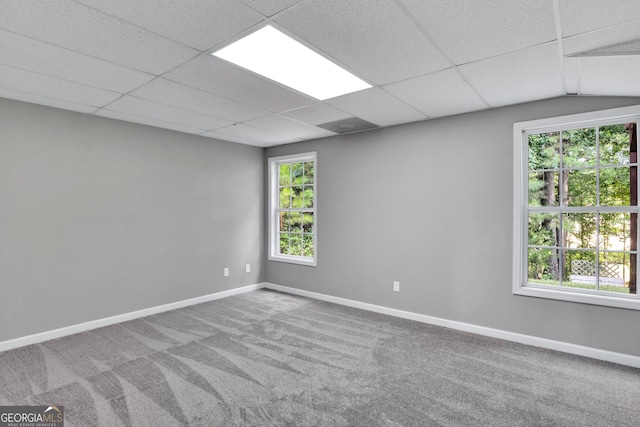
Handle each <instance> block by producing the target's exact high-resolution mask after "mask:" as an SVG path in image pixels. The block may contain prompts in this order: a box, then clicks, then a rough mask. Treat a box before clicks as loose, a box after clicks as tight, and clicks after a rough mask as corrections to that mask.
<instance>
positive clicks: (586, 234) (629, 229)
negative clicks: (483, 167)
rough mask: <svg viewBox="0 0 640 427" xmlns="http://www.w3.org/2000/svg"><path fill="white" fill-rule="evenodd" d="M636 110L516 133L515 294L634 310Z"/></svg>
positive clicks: (524, 127)
mask: <svg viewBox="0 0 640 427" xmlns="http://www.w3.org/2000/svg"><path fill="white" fill-rule="evenodd" d="M639 120H640V106H638V107H627V108H620V109H615V110H607V111H599V112H594V113H587V114H579V115H573V116H565V117H559V118H553V119H543V120H535V121H531V122H525V123H516V124H515V125H514V139H515V144H516V146H515V152H514V178H515V186H514V194H515V209H514V293H516V294H521V295H530V296H537V297H546V298H554V299H563V300H568V301H576V302H584V303H593V304H601V305H610V306H616V307H625V308H635V309H640V299H639V298H638V290H637V279H636V276H637V269H638V256H637V255H638V174H637V169H638V163H637V127H638V121H639Z"/></svg>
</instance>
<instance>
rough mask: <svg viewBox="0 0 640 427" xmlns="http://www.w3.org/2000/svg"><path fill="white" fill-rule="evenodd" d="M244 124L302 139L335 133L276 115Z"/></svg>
mask: <svg viewBox="0 0 640 427" xmlns="http://www.w3.org/2000/svg"><path fill="white" fill-rule="evenodd" d="M244 124H246V125H248V126H252V127H256V128H260V129H265V130H269V131H272V132H278V133H283V134H285V135H287V136H291V137H293V138H301V139H315V138H324V137H327V136H333V135H335V133H334V132H330V131H328V130H326V129H321V128H319V127H316V126H312V125H308V124H306V123H301V122H297V121H295V120H291V119H287V118H286V117H280V116H275V115H274V116H267V117H261V118H259V119H255V120H250V121H248V122H245V123H244Z"/></svg>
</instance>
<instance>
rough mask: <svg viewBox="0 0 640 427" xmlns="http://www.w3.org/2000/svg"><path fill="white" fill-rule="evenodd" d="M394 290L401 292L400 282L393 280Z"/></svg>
mask: <svg viewBox="0 0 640 427" xmlns="http://www.w3.org/2000/svg"><path fill="white" fill-rule="evenodd" d="M393 290H394V291H396V292H400V282H393Z"/></svg>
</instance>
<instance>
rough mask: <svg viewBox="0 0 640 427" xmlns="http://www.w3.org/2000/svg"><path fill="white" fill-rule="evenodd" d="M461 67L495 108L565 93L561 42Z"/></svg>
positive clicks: (469, 79) (473, 84)
mask: <svg viewBox="0 0 640 427" xmlns="http://www.w3.org/2000/svg"><path fill="white" fill-rule="evenodd" d="M460 70H461V71H462V74H464V76H465V77H466V78H467V80H468V81H469V83H470V84H471V85H472V86H473V87H474V88H475V89H476V90H477V91H478V92H480V95H482V97H483V98H484V99H485V100H486V101H487V102H488V103H489V104H490V105H491V106H493V107H498V106H504V105H509V104H517V103H520V102H528V101H534V100H537V99H544V98H553V97H556V96H561V95H564V94H565V93H564V89H563V85H562V68H561V63H560V57H559V55H558V45H557V43H548V44H545V45H542V46H536V47H532V48H529V49H525V50H520V51H518V52H514V53H509V54H506V55H502V56H497V57H495V58H491V59H485V60H482V61H478V62H473V63H471V64H466V65H462V66H461V67H460Z"/></svg>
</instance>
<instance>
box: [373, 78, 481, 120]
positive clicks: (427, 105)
mask: <svg viewBox="0 0 640 427" xmlns="http://www.w3.org/2000/svg"><path fill="white" fill-rule="evenodd" d="M384 88H385V89H386V90H388V91H389V92H390V93H391V94H393V95H395V96H396V97H397V98H398V99H400V100H402V101H404V102H406V103H407V104H409V105H410V106H412V107H414V108H415V109H417V110H419V111H421V112H422V113H424V114H426V115H427V116H429V117H441V116H447V115H452V114H461V113H467V112H469V111H476V110H482V109H485V108H488V106H487V105H486V104H485V103H484V101H482V99H480V97H478V95H477V94H476V93H475V92H474V91H473V89H472V88H471V87H470V86H469V85H468V84H467V83H466V82H465V81H464V80H463V79H462V77H461V76H460V74H458V73H457V72H456V71H455V70H453V69H451V68H450V69H448V70H443V71H438V72H435V73H432V74H428V75H426V76H421V77H416V78H414V79H410V80H405V81H402V82H398V83H392V84H390V85H387V86H385V87H384Z"/></svg>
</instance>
